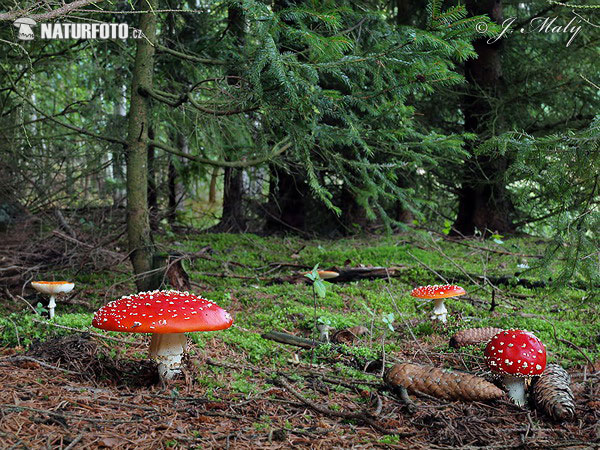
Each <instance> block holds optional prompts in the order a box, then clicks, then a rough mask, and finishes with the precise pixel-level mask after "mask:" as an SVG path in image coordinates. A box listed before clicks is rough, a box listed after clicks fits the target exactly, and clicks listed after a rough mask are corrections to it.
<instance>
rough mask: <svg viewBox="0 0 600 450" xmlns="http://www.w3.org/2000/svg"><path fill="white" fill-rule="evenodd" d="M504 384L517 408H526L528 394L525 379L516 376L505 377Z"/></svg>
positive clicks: (503, 378)
mask: <svg viewBox="0 0 600 450" xmlns="http://www.w3.org/2000/svg"><path fill="white" fill-rule="evenodd" d="M502 382H503V384H504V387H505V388H506V391H507V393H508V396H509V397H510V398H511V399H512V401H513V402H515V405H517V406H525V404H526V403H527V394H526V390H525V379H524V378H523V377H519V376H514V375H504V376H503V377H502Z"/></svg>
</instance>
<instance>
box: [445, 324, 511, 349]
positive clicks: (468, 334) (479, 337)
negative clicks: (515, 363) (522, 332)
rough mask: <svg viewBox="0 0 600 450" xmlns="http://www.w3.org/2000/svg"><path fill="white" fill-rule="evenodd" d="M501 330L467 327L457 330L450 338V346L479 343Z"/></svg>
mask: <svg viewBox="0 0 600 450" xmlns="http://www.w3.org/2000/svg"><path fill="white" fill-rule="evenodd" d="M501 331H502V328H494V327H485V328H467V329H466V330H462V331H459V332H458V333H456V334H455V335H454V336H452V338H451V339H450V347H454V348H460V347H465V346H467V345H475V344H481V343H484V342H487V341H489V340H490V339H491V338H493V337H494V336H496V335H497V334H498V333H500V332H501Z"/></svg>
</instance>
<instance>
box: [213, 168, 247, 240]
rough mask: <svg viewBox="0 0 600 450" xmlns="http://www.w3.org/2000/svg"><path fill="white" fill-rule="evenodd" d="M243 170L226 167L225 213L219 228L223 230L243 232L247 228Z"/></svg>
mask: <svg viewBox="0 0 600 450" xmlns="http://www.w3.org/2000/svg"><path fill="white" fill-rule="evenodd" d="M242 174H243V172H242V170H240V169H233V168H230V167H225V175H224V183H223V184H224V185H223V215H222V216H221V221H220V222H219V224H218V225H217V227H216V228H217V229H218V230H219V231H223V232H243V231H245V230H246V215H245V214H244V204H243V195H244V186H243V184H242Z"/></svg>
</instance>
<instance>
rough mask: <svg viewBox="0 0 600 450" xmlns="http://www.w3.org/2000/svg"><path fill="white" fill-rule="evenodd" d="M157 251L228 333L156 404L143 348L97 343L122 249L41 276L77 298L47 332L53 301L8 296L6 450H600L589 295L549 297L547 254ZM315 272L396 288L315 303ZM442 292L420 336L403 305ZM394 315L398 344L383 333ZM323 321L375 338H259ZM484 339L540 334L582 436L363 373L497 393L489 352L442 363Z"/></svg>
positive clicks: (336, 294)
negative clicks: (493, 331) (479, 331)
mask: <svg viewBox="0 0 600 450" xmlns="http://www.w3.org/2000/svg"><path fill="white" fill-rule="evenodd" d="M61 239H62V238H61ZM73 239H74V240H75V241H69V240H68V239H62V240H63V241H65V242H66V243H65V246H66V247H65V248H63V249H62V250H63V252H62V253H63V254H65V253H67V254H70V255H75V250H77V248H79V251H84V252H85V251H86V248H85V245H83V244H82V243H81V242H80V241H81V240H82V239H81V236H79V237H78V238H77V239H76V238H73ZM0 242H4V248H2V245H0V254H1V255H4V257H6V255H7V254H8V250H7V248H8V247H10V246H12V247H11V248H12V249H13V251H14V248H16V247H18V244H16V243H15V242H14V241H9V240H4V241H2V239H0ZM77 242H80V243H79V244H78V243H77ZM88 245H89V244H88ZM160 245H161V248H162V249H164V250H170V251H176V252H177V254H176V256H175V259H174V260H172V262H175V261H181V262H182V263H183V264H182V267H183V268H184V269H185V271H187V273H189V275H190V282H191V291H192V292H193V293H195V294H199V295H202V296H205V297H207V298H209V299H211V300H214V301H216V302H217V303H218V304H219V305H220V306H222V307H224V308H226V309H227V310H228V311H230V312H231V313H232V314H233V316H234V318H235V323H234V326H233V327H232V328H230V329H228V330H224V331H220V332H213V333H193V334H190V335H189V341H190V356H189V359H188V361H187V365H186V369H185V371H184V375H185V376H184V377H182V378H180V379H177V380H175V381H174V382H173V383H171V384H169V385H168V386H164V385H162V384H161V383H160V382H159V381H158V380H157V377H156V367H155V366H154V364H153V363H152V362H150V361H148V359H147V349H148V342H149V338H148V337H147V336H146V335H137V334H117V333H104V332H102V331H100V330H96V329H93V328H91V326H90V323H91V318H92V315H93V312H94V311H95V310H96V309H97V308H98V307H100V306H101V305H103V304H105V303H107V302H108V301H110V300H112V299H115V298H118V297H120V296H121V295H126V294H130V293H132V292H134V291H135V288H134V285H133V280H132V278H131V276H130V268H129V266H128V264H127V263H125V262H123V261H124V260H125V258H121V260H119V259H118V258H116V255H121V256H122V257H125V256H126V255H125V252H124V251H123V250H122V248H120V247H119V240H118V239H116V240H114V241H112V242H111V244H110V246H108V245H107V246H106V248H105V249H104V250H103V253H98V251H97V250H98V248H99V247H96V246H93V252H91V251H90V249H89V248H88V249H87V253H88V254H90V253H92V254H94V255H95V256H96V257H97V258H101V257H102V258H104V260H105V261H107V262H108V263H107V264H104V265H102V264H95V265H94V267H95V269H94V270H92V269H90V265H89V264H88V263H85V261H84V262H82V260H81V259H77V258H75V257H70V258H69V260H68V261H64V258H63V259H62V260H61V263H60V264H56V265H52V264H50V263H48V264H47V265H46V266H43V267H42V269H41V270H39V272H40V273H41V274H42V275H43V276H45V277H46V278H49V279H56V280H58V279H62V278H68V279H70V280H71V281H74V282H75V283H76V289H75V291H74V292H73V294H71V295H69V296H68V297H67V298H66V299H63V300H62V301H60V300H59V301H58V307H57V317H56V319H55V320H54V321H53V322H49V321H48V320H47V319H44V318H43V317H42V316H40V315H37V314H34V312H33V310H37V311H38V312H42V313H43V302H45V301H46V300H44V299H43V298H42V297H39V296H37V294H35V293H33V291H31V290H30V289H29V288H28V287H25V288H23V285H24V283H21V284H18V283H13V284H9V285H8V289H6V290H5V291H4V292H1V293H0V299H1V302H0V308H1V310H0V313H2V316H1V317H0V330H1V341H0V344H1V347H0V384H1V386H2V389H1V390H0V448H62V449H66V448H69V449H73V448H102V447H105V448H289V447H290V446H292V445H293V446H297V447H301V448H372V447H382V448H456V447H485V448H594V447H596V448H597V447H598V446H599V445H600V425H599V422H600V387H599V386H600V383H599V382H598V381H599V377H600V360H599V355H600V321H599V320H598V314H599V313H600V302H599V298H598V292H597V291H595V292H592V291H590V290H589V289H586V286H585V285H584V284H582V283H581V281H579V280H575V284H574V285H572V286H570V287H566V288H564V289H561V290H555V289H554V288H552V286H551V285H550V284H549V283H548V281H549V279H551V278H552V277H556V276H557V274H558V272H559V271H560V270H561V269H562V267H561V262H560V261H556V262H554V263H553V264H552V265H551V267H550V269H545V270H538V269H535V265H536V262H537V261H538V258H537V256H539V255H541V254H542V253H543V250H544V248H545V246H546V242H544V241H543V240H537V239H535V238H531V237H522V238H513V239H505V240H504V241H502V240H500V239H497V242H494V241H493V240H481V239H473V240H462V241H459V242H453V241H450V240H448V239H447V238H446V237H444V236H443V235H441V234H437V233H416V232H415V233H413V232H410V233H402V234H397V235H394V236H387V237H386V236H371V237H368V238H367V237H363V238H345V239H339V240H335V241H329V240H303V239H301V238H298V237H259V236H255V235H249V234H247V235H228V234H213V235H211V234H197V233H188V234H178V235H175V234H169V235H168V236H162V237H161V238H160ZM67 246H68V247H67ZM84 259H85V258H84ZM73 261H78V263H77V265H76V266H74V265H73ZM317 263H318V264H319V268H323V269H328V268H333V267H336V268H350V267H354V268H358V267H363V268H367V269H369V268H373V267H378V266H382V267H386V268H388V269H389V272H388V273H390V274H391V275H390V276H386V277H382V278H379V279H364V280H360V281H353V282H347V283H328V282H326V283H325V285H326V293H325V297H324V298H320V297H314V296H313V291H312V287H311V285H310V284H308V283H305V282H304V278H303V277H302V273H303V272H305V271H307V270H310V269H312V268H313V267H314V265H315V264H317ZM40 264H42V263H40ZM526 266H531V267H532V268H530V269H527V268H526ZM392 269H393V270H392ZM519 272H520V273H519ZM516 273H518V274H517V275H515V274H516ZM483 276H485V277H486V278H485V279H484V278H483ZM445 282H450V283H457V284H461V285H462V286H463V287H464V288H465V289H466V290H467V293H468V294H467V295H466V296H463V297H457V298H456V299H450V300H449V301H447V307H448V309H449V312H450V315H449V320H448V323H447V324H441V323H439V322H432V321H431V320H430V318H429V316H430V313H431V312H430V310H431V308H432V305H431V303H423V302H421V301H418V300H416V299H414V298H413V297H410V296H409V295H408V294H409V292H410V290H411V289H412V288H413V287H415V286H418V285H424V284H436V283H437V284H442V283H445ZM546 284H548V285H547V286H546ZM492 291H494V295H493V296H492ZM492 300H493V303H494V308H493V311H490V309H491V306H492ZM38 302H39V303H40V304H38ZM315 303H316V305H315ZM390 314H392V315H393V324H392V328H393V331H392V328H389V327H388V324H387V323H386V320H389V317H390V316H389V315H390ZM386 317H387V319H386ZM315 319H316V320H317V321H318V322H319V323H322V324H329V325H330V326H332V327H334V328H335V329H344V328H347V327H350V326H355V325H364V326H365V327H366V328H367V329H368V330H369V331H368V333H367V334H366V335H364V336H362V337H361V338H360V339H357V340H354V341H353V342H349V343H348V344H347V345H343V346H337V345H331V344H325V345H321V346H319V347H317V348H316V349H315V350H314V351H313V350H311V349H303V348H299V347H296V346H292V345H287V344H283V343H277V342H274V341H272V340H269V339H264V338H263V337H261V334H263V333H265V332H269V331H278V332H285V333H290V334H293V335H297V336H302V337H311V336H312V335H313V330H314V323H315ZM478 326H496V327H501V328H524V329H528V330H530V331H534V332H535V333H536V335H537V336H538V337H539V338H540V339H541V340H542V341H543V342H545V343H546V345H547V349H548V355H549V362H556V363H559V364H561V365H562V366H563V367H565V368H567V370H568V371H569V373H570V375H571V378H572V382H571V388H572V390H573V393H574V395H575V400H576V419H575V420H573V421H570V422H562V423H560V422H556V421H554V420H552V419H550V418H549V417H547V416H545V415H544V414H543V413H541V412H540V411H537V410H536V409H535V408H534V407H533V406H532V405H528V406H527V407H525V408H518V407H516V406H515V405H513V404H512V403H511V402H510V401H509V400H508V399H507V398H503V399H500V400H495V401H490V402H485V403H483V402H460V401H445V400H440V399H435V398H433V397H430V396H426V395H417V396H414V395H411V398H412V404H407V403H406V402H403V401H402V400H401V399H399V398H398V397H396V396H395V395H394V393H392V392H390V391H389V390H388V389H387V388H386V387H385V386H384V384H383V382H382V379H381V376H380V367H381V363H379V365H377V364H374V365H372V366H371V367H375V368H374V369H373V368H371V369H369V366H367V365H366V364H365V361H380V360H381V357H382V345H383V346H384V348H385V362H386V363H387V364H388V365H389V364H391V363H395V362H404V361H410V362H414V363H419V364H428V365H431V364H433V365H435V366H438V367H444V368H448V369H454V370H457V371H465V372H469V373H473V374H476V375H480V376H483V377H486V378H488V379H489V380H491V381H492V380H493V378H491V377H490V376H489V374H488V373H487V369H486V368H485V366H484V364H483V357H482V352H483V346H482V345H479V346H474V347H465V348H461V349H454V348H450V347H449V346H448V340H449V338H450V337H451V336H452V335H453V334H454V333H455V332H456V331H458V330H461V329H464V328H469V327H478ZM493 381H495V382H497V380H493Z"/></svg>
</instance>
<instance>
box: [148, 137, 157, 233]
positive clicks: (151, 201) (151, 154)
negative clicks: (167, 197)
mask: <svg viewBox="0 0 600 450" xmlns="http://www.w3.org/2000/svg"><path fill="white" fill-rule="evenodd" d="M148 139H150V140H154V129H153V128H152V126H150V127H149V128H148ZM155 157H156V152H155V148H154V145H149V146H148V215H149V218H150V230H151V231H153V232H155V231H158V191H157V190H156V163H155Z"/></svg>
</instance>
